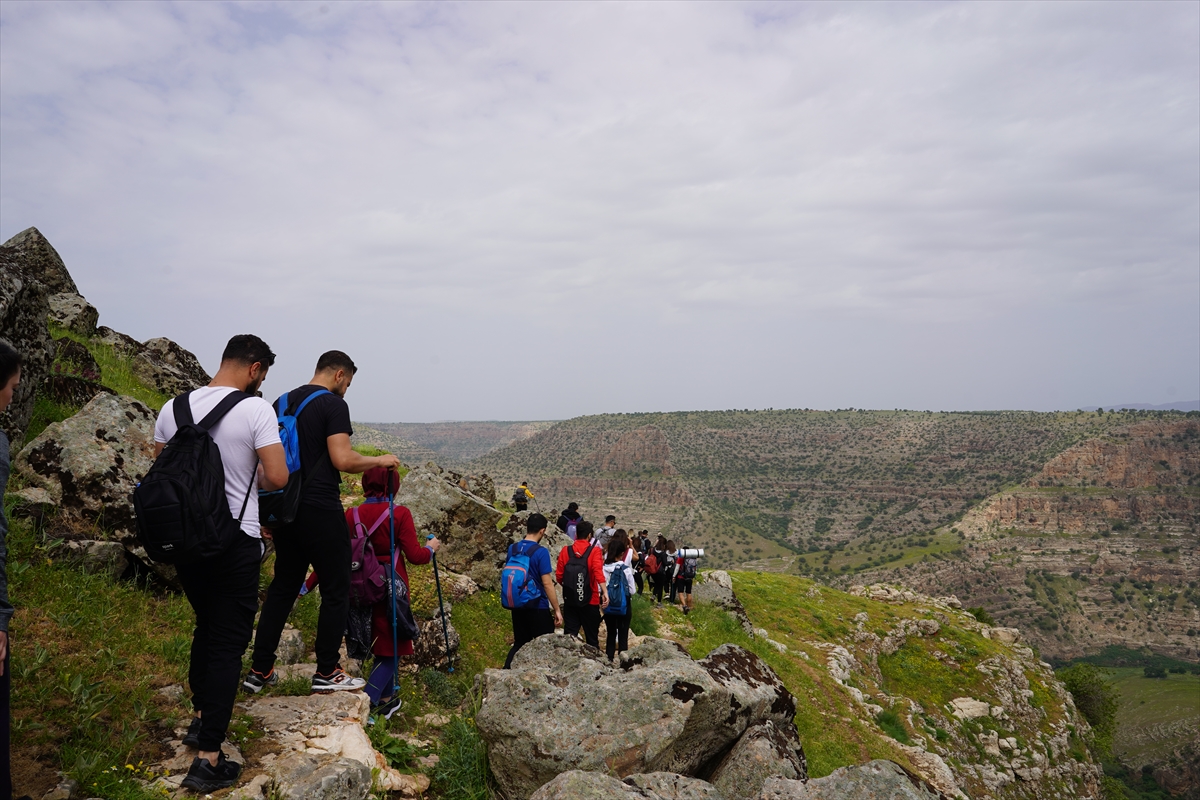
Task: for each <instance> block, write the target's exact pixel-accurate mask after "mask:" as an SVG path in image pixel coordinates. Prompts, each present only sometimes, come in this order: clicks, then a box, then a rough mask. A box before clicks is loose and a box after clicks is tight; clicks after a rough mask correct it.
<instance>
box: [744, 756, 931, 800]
mask: <svg viewBox="0 0 1200 800" xmlns="http://www.w3.org/2000/svg"><path fill="white" fill-rule="evenodd" d="M761 798H762V800H884V798H886V799H887V800H945V798H946V796H945V795H944V794H942V793H941V792H938V791H937V790H936V789H934V788H933V787H932V786H930V785H929V784H928V783H926V782H925V781H922V780H921V779H920V778H918V777H916V776H915V775H911V774H909V773H908V772H906V771H905V770H904V768H903V767H901V766H900V765H898V764H894V763H892V762H891V761H884V760H876V761H870V762H867V763H866V764H861V765H859V766H857V767H842V768H841V769H835V770H834V771H833V772H832V773H830V774H829V775H826V776H825V777H824V778H817V779H815V780H810V781H808V782H807V783H805V782H802V781H798V780H788V779H785V778H769V779H768V780H767V781H766V782H765V783H764V785H763V790H762V794H761Z"/></svg>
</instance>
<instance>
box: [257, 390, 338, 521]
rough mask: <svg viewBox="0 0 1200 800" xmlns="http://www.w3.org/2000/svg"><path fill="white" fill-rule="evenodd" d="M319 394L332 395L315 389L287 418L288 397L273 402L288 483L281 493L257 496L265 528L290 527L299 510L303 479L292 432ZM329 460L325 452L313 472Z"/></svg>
mask: <svg viewBox="0 0 1200 800" xmlns="http://www.w3.org/2000/svg"><path fill="white" fill-rule="evenodd" d="M323 394H332V392H330V391H329V390H328V389H318V390H317V391H315V392H313V393H312V394H310V395H309V396H308V397H306V398H304V401H303V402H302V403H300V406H299V407H298V408H297V409H296V410H295V411H293V412H292V413H291V414H289V413H287V407H288V401H287V399H288V396H287V392H284V393H283V394H281V395H280V396H279V399H278V400H276V401H275V416H276V417H277V418H278V420H279V439H280V441H282V442H283V453H284V456H285V457H286V458H287V468H288V482H287V485H286V486H284V487H283V488H282V489H276V490H275V491H273V492H264V491H262V490H261V489H260V490H259V492H258V519H259V522H261V523H262V524H263V525H266V526H268V527H272V528H274V527H280V526H283V525H288V524H290V523H291V522H292V521H293V520H294V519H296V511H297V509H299V508H300V497H301V495H302V494H303V483H304V479H303V476H302V475H301V471H300V434H299V431H297V430H296V425H297V423H298V418H299V416H300V412H301V411H303V410H304V409H305V407H307V406H308V404H309V403H311V402H312V401H313V399H314V398H316V397H320V396H321V395H323ZM328 457H329V451H328V450H326V451H325V454H324V455H322V456H321V460H320V461H318V462H317V463H316V464H315V465H313V468H314V469H315V468H316V467H318V466H320V465H321V464H323V463H324V462H325V459H326V458H328Z"/></svg>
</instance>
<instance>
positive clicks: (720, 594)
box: [695, 569, 755, 637]
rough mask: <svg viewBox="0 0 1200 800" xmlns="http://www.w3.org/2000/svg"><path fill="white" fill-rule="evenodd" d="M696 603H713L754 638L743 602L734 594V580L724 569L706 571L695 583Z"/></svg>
mask: <svg viewBox="0 0 1200 800" xmlns="http://www.w3.org/2000/svg"><path fill="white" fill-rule="evenodd" d="M695 594H696V601H697V602H701V603H712V604H713V605H714V606H717V607H718V608H723V609H725V611H726V612H727V613H728V614H729V615H730V616H732V617H733V618H734V619H736V620H737V621H738V623H739V624H740V625H741V626H742V630H744V631H746V633H747V634H749V635H750V636H752V637H753V636H754V635H755V634H754V625H753V623H751V622H750V617H749V615H748V614H746V609H745V608H744V607H743V606H742V601H741V600H738V599H737V595H736V594H734V593H733V578H732V577H730V575H729V573H728V572H726V571H725V570H723V569H713V570H706V571H705V572H702V573H700V576H699V578H697V580H696V582H695Z"/></svg>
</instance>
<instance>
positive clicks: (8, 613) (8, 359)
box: [0, 339, 22, 797]
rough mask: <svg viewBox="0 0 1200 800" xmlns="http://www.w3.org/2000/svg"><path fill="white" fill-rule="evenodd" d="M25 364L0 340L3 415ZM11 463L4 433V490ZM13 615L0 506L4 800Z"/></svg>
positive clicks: (0, 475) (0, 473)
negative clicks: (10, 634)
mask: <svg viewBox="0 0 1200 800" xmlns="http://www.w3.org/2000/svg"><path fill="white" fill-rule="evenodd" d="M21 362H22V359H21V354H20V353H18V352H17V351H16V349H14V348H13V346H12V345H10V344H9V343H8V342H6V341H4V340H3V339H0V414H3V413H4V412H5V410H6V409H7V408H8V407H9V405H10V404H11V403H12V399H13V392H14V391H15V390H16V388H17V384H19V383H20V382H21ZM8 460H9V459H8V436H7V435H6V434H5V433H4V431H0V487H3V486H7V485H8V469H9V463H8ZM12 615H13V604H12V603H11V602H9V599H8V518H7V517H5V516H4V506H3V505H2V504H0V797H12V771H11V770H10V769H9V729H10V725H11V716H12V706H11V705H10V700H11V698H12V669H11V667H10V665H9V653H8V623H9V621H10V620H11V619H12Z"/></svg>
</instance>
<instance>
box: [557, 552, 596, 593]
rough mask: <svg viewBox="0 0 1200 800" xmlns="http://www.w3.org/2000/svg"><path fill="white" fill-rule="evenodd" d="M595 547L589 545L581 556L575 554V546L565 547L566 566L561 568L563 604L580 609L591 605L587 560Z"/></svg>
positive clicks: (590, 580) (590, 585)
mask: <svg viewBox="0 0 1200 800" xmlns="http://www.w3.org/2000/svg"><path fill="white" fill-rule="evenodd" d="M595 549H596V546H595V545H592V544H589V545H588V548H587V550H584V551H583V555H576V554H575V545H570V544H569V545H567V565H566V566H565V567H563V580H562V587H563V604H564V605H568V606H573V607H575V608H582V607H584V606H589V605H591V604H592V579H591V576H590V575H589V574H588V558H589V557H590V556H591V555H592V551H593V550H595Z"/></svg>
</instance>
